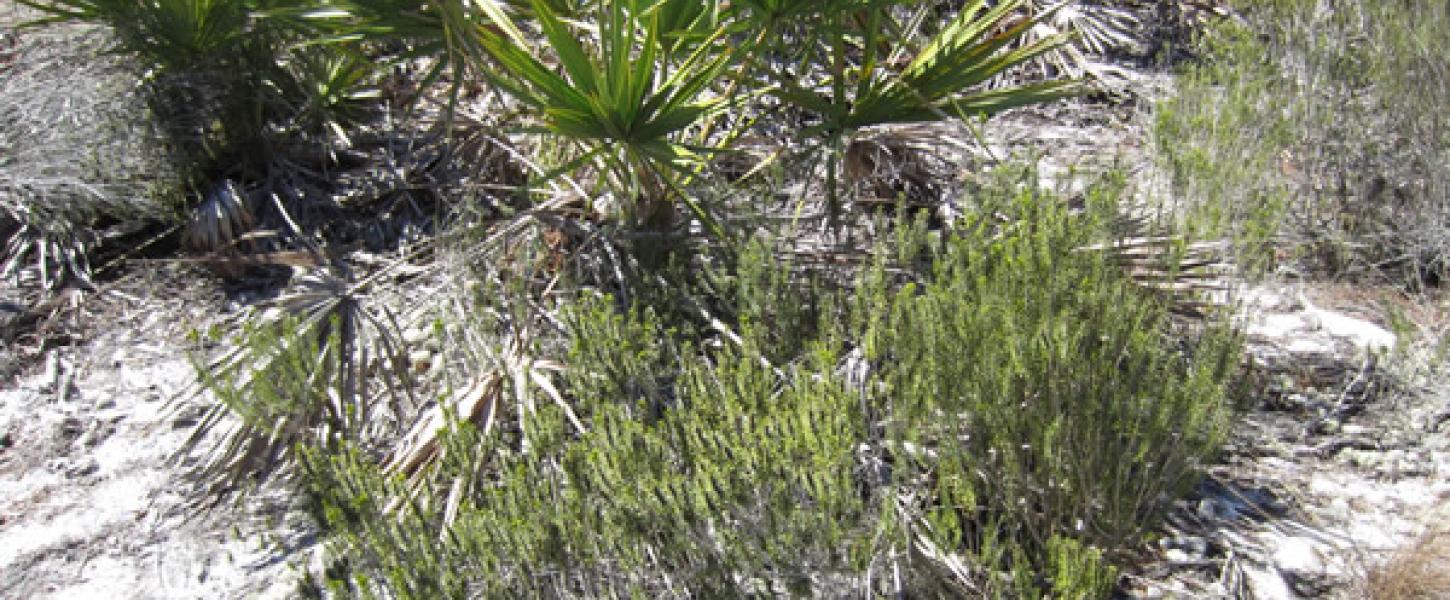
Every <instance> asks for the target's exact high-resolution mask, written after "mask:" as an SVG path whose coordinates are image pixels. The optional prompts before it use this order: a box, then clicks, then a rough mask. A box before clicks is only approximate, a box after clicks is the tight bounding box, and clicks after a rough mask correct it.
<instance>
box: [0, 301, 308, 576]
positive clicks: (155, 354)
mask: <svg viewBox="0 0 1450 600" xmlns="http://www.w3.org/2000/svg"><path fill="white" fill-rule="evenodd" d="M136 283H137V285H135V286H133V287H134V288H135V289H134V291H136V292H137V293H143V294H144V293H145V292H144V291H143V290H144V288H145V287H147V286H148V285H154V284H156V283H159V282H156V281H152V282H148V283H146V284H144V285H142V284H141V283H142V282H136ZM166 283H169V284H170V285H163V286H160V287H158V288H156V289H160V290H168V289H173V290H174V289H177V288H176V287H174V286H177V285H185V282H184V281H183V280H181V279H175V280H172V281H169V282H166ZM112 291H113V292H114V293H112V294H110V295H105V294H106V293H105V292H102V295H103V297H100V298H95V299H92V300H91V301H89V303H88V304H87V306H89V307H90V308H89V310H91V311H95V313H96V314H92V315H91V318H97V319H98V318H100V317H103V316H104V317H106V318H105V319H104V323H105V326H106V329H105V330H104V331H102V332H101V333H99V334H98V335H96V336H95V337H94V338H93V339H90V340H89V341H86V342H85V343H83V344H80V345H76V346H62V347H57V348H53V349H50V350H48V351H45V352H43V353H41V354H39V355H36V356H32V357H30V359H29V362H30V364H27V365H23V368H25V374H24V375H23V376H21V377H20V378H18V379H17V380H15V381H12V382H9V383H7V384H6V385H4V386H3V387H0V436H3V440H0V598H6V599H10V598H14V599H29V598H77V599H97V598H255V597H284V596H285V595H286V592H287V591H289V590H290V589H292V586H293V584H294V577H292V576H291V574H290V569H291V567H290V565H289V562H295V561H296V560H301V557H303V556H305V552H302V551H300V550H299V548H304V547H306V546H309V545H311V544H312V543H313V540H312V539H311V535H310V532H311V531H312V529H311V528H310V526H308V525H307V524H306V522H305V520H304V519H302V517H300V516H298V515H296V514H290V515H289V513H288V511H287V510H286V509H285V502H286V498H285V495H282V494H279V493H276V492H275V491H272V492H263V493H261V494H259V495H257V496H254V497H252V498H251V499H249V501H248V504H247V507H246V508H245V509H242V508H238V507H235V506H231V505H223V506H221V507H219V508H217V509H215V510H213V511H210V512H199V511H197V510H195V509H193V508H191V506H192V503H191V502H190V501H189V500H190V499H192V498H195V497H196V495H195V494H193V493H192V490H191V489H190V488H189V487H187V486H186V485H185V483H184V482H185V478H184V471H185V468H186V464H185V463H186V462H187V461H185V460H183V461H180V463H178V462H176V461H173V460H172V459H173V457H174V455H175V454H176V453H177V451H178V449H179V448H180V447H181V445H182V443H183V441H184V440H185V439H186V437H187V436H188V435H189V434H190V433H191V430H192V429H193V427H192V425H193V424H194V421H195V419H194V417H192V415H194V414H195V412H196V411H195V410H194V408H193V405H194V404H195V402H190V403H188V402H185V401H182V402H179V404H178V407H179V408H176V409H173V408H172V407H169V406H168V403H169V401H170V400H172V399H174V398H177V397H178V394H180V393H181V392H183V391H184V389H185V388H186V387H187V386H188V384H189V383H190V382H191V381H192V380H193V378H194V375H193V370H192V367H191V364H190V362H189V361H188V359H187V358H186V354H185V351H184V348H183V344H182V343H181V342H182V341H183V340H184V339H185V336H184V331H185V330H186V329H187V328H188V323H199V322H201V319H205V318H207V316H208V314H210V313H209V309H213V310H214V309H215V305H213V304H211V303H209V302H208V301H207V300H206V299H205V298H204V297H199V296H204V295H203V294H198V293H191V294H185V293H183V294H179V295H178V294H175V293H163V294H153V295H152V296H151V297H141V296H131V295H130V294H126V293H123V292H120V291H119V290H116V289H115V288H112ZM157 295H162V296H164V297H157ZM187 296H190V297H187ZM148 307H155V309H151V308H148ZM99 313H104V314H99ZM15 350H19V351H21V352H22V353H23V352H24V351H25V349H23V348H16V349H15ZM181 397H182V398H183V399H184V398H185V397H186V396H181ZM269 521H270V522H269Z"/></svg>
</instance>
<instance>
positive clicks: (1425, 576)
mask: <svg viewBox="0 0 1450 600" xmlns="http://www.w3.org/2000/svg"><path fill="white" fill-rule="evenodd" d="M1445 565H1450V529H1446V528H1445V527H1444V526H1443V525H1436V526H1432V527H1431V528H1430V529H1429V530H1428V531H1426V532H1425V533H1424V534H1422V535H1420V537H1419V538H1417V539H1415V540H1413V541H1411V542H1410V543H1409V544H1407V545H1406V546H1405V547H1403V548H1401V549H1399V550H1397V551H1396V552H1395V553H1394V554H1393V555H1391V556H1390V557H1389V558H1388V559H1386V560H1385V561H1384V562H1381V563H1379V564H1376V565H1373V566H1372V567H1371V568H1370V569H1369V571H1368V572H1367V573H1366V575H1365V580H1364V588H1363V591H1364V594H1365V598H1368V599H1369V600H1410V599H1411V598H1450V570H1446V567H1445Z"/></svg>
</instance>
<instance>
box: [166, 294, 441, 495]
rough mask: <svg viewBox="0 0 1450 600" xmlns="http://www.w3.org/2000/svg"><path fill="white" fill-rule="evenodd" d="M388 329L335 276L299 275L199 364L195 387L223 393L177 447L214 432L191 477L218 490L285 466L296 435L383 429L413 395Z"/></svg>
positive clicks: (321, 436)
mask: <svg viewBox="0 0 1450 600" xmlns="http://www.w3.org/2000/svg"><path fill="white" fill-rule="evenodd" d="M395 329H396V326H395V324H393V323H392V322H391V320H388V319H384V318H383V317H381V316H379V315H377V314H375V313H374V312H373V311H370V310H368V309H367V308H366V307H365V306H364V303H363V298H362V297H361V296H360V295H359V293H358V289H357V287H356V286H355V285H354V284H352V283H351V282H350V281H348V280H347V279H346V278H345V277H343V276H341V275H340V274H338V273H336V272H334V271H332V270H329V269H318V270H316V271H314V272H312V273H309V274H307V275H304V276H302V277H300V278H299V279H298V281H297V283H296V284H295V285H294V286H293V288H292V289H290V290H289V291H288V292H286V293H285V294H283V296H282V297H280V298H278V299H277V300H276V301H275V302H274V306H273V307H272V308H271V309H269V310H268V312H267V313H265V314H264V315H263V316H262V318H260V319H259V320H258V322H257V323H255V324H254V325H252V326H250V327H248V331H247V332H246V333H245V334H244V335H243V336H242V339H241V340H240V343H239V344H238V345H237V346H236V347H234V348H232V349H230V350H229V351H227V352H225V353H223V354H222V355H221V356H220V357H218V358H216V359H215V360H212V361H209V362H207V363H205V364H198V365H197V370H198V373H199V375H200V377H201V384H202V386H203V387H204V388H205V389H209V390H211V391H212V392H213V393H215V394H216V395H217V397H218V399H219V400H220V401H219V402H217V403H215V404H213V405H212V406H210V407H209V408H208V409H207V410H206V412H205V414H204V416H203V418H202V419H201V422H200V424H199V425H198V427H197V429H196V431H195V432H193V434H192V436H191V437H190V438H189V440H188V441H187V443H186V444H185V445H184V446H183V449H182V453H181V455H182V456H184V455H186V454H187V453H189V452H191V451H192V450H193V449H195V448H196V447H197V446H198V444H200V443H201V442H202V441H203V440H204V439H207V438H208V437H209V436H211V435H213V434H216V435H218V436H219V437H220V441H219V442H218V443H216V444H215V445H214V446H213V450H212V452H211V453H210V454H209V455H208V456H207V457H206V459H205V461H204V462H203V463H202V465H201V466H200V468H199V469H198V472H197V475H198V476H199V477H200V478H201V479H202V482H203V484H204V485H206V486H207V487H208V488H210V489H211V490H212V491H213V492H217V493H220V494H223V495H224V494H225V493H226V492H230V491H233V490H235V489H237V488H238V487H239V486H241V485H242V484H244V483H246V482H248V481H258V482H260V481H261V480H264V479H266V478H267V477H269V476H270V475H271V474H273V472H275V471H276V470H277V469H278V468H280V467H284V466H286V465H289V464H290V463H291V462H292V461H293V460H294V459H295V457H294V456H293V452H294V451H295V447H296V446H297V445H298V444H299V443H301V442H304V441H309V440H310V441H312V442H314V443H320V444H326V443H328V442H329V440H333V439H336V437H338V436H347V437H349V438H350V439H358V438H360V437H363V436H364V435H367V434H374V435H375V434H378V433H379V432H381V431H385V430H387V429H388V427H390V426H391V425H393V424H396V423H398V422H399V421H400V419H402V418H403V414H404V412H405V411H406V410H408V408H407V406H405V405H404V404H403V401H404V400H405V399H406V400H411V395H410V394H411V385H410V375H409V365H408V364H407V361H406V357H405V356H404V353H403V351H402V345H401V341H400V340H399V339H398V337H397V336H396V335H394V334H393V331H394V330H395ZM378 368H381V369H383V370H385V371H386V373H385V376H382V377H378V378H377V379H379V380H381V381H382V382H383V386H382V388H383V389H379V390H374V389H371V387H370V385H369V383H370V382H371V381H372V380H371V379H370V378H369V377H368V375H369V370H370V369H373V370H375V369H378ZM384 400H387V402H385V401H384ZM409 405H416V402H409Z"/></svg>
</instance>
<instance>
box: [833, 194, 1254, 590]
mask: <svg viewBox="0 0 1450 600" xmlns="http://www.w3.org/2000/svg"><path fill="white" fill-rule="evenodd" d="M1102 200H1103V199H1102V197H1101V196H1099V197H1098V198H1097V201H1098V202H1101V201H1102ZM977 214H978V215H980V216H977V217H970V218H968V219H967V221H966V222H965V223H964V224H963V230H962V232H961V237H959V238H956V239H953V240H951V241H950V242H949V243H948V246H947V249H946V250H945V251H944V252H943V253H941V254H940V255H939V256H936V257H934V258H933V262H934V263H935V266H934V268H933V270H932V272H931V274H930V277H928V278H927V279H926V280H925V281H923V282H921V283H916V284H908V285H906V286H904V287H902V288H901V289H900V290H898V291H895V292H894V293H892V294H893V299H892V300H891V301H890V302H886V303H883V302H882V301H881V300H879V299H872V300H866V301H864V302H862V303H861V304H859V305H858V306H859V309H858V310H861V311H865V313H866V316H865V317H864V320H865V321H866V322H868V323H869V325H868V326H867V328H866V333H865V353H866V359H867V360H868V361H870V362H872V363H877V364H880V365H881V373H880V379H881V381H882V382H883V384H884V385H885V390H884V391H883V392H881V396H880V398H879V399H878V402H879V405H880V407H881V408H880V410H881V411H882V413H881V419H882V422H883V424H884V426H885V428H886V434H885V437H886V438H887V439H888V440H896V441H898V443H901V444H909V445H910V447H913V448H918V449H920V450H919V454H920V455H921V456H929V457H932V458H930V459H929V460H924V461H919V462H918V464H919V465H920V466H919V467H918V468H917V469H898V470H897V472H896V477H895V479H896V480H897V481H898V482H902V483H904V482H907V481H912V480H914V479H916V478H920V477H929V478H930V479H931V480H932V481H933V488H934V493H933V494H931V495H929V496H927V498H930V499H931V500H930V501H923V502H922V504H921V506H920V510H922V511H924V513H925V515H926V517H927V520H928V521H929V522H931V523H932V524H933V528H932V531H933V532H934V538H935V542H936V544H937V545H938V546H940V547H947V548H951V547H960V548H962V549H963V550H964V551H965V552H967V553H968V555H969V556H972V555H975V556H976V558H977V560H978V561H980V562H981V563H982V564H983V566H984V567H986V568H989V569H1004V568H1007V566H1008V565H1009V564H1010V565H1011V568H1012V570H1014V571H1017V570H1022V569H1025V570H1026V571H1027V572H1029V573H1033V574H1035V575H1036V576H1039V577H1041V576H1046V575H1047V574H1049V573H1051V572H1052V571H1053V570H1054V569H1055V567H1052V566H1051V564H1052V563H1053V562H1054V561H1058V562H1061V561H1063V560H1066V559H1063V558H1061V557H1062V556H1066V555H1067V554H1081V553H1082V552H1087V553H1092V552H1097V551H1098V550H1101V551H1103V552H1105V553H1108V554H1109V555H1112V553H1116V552H1121V551H1123V550H1125V549H1127V548H1128V547H1130V546H1132V545H1133V544H1135V543H1137V542H1138V541H1139V540H1140V539H1141V537H1142V535H1143V534H1144V533H1146V532H1147V531H1148V530H1149V529H1150V528H1151V527H1153V526H1154V524H1155V523H1157V522H1158V520H1159V518H1160V517H1161V516H1162V514H1163V511H1164V510H1165V509H1166V508H1167V505H1166V503H1165V500H1166V499H1168V498H1173V497H1176V496H1178V495H1179V494H1181V493H1183V492H1185V491H1186V490H1187V488H1188V487H1189V486H1191V485H1192V484H1193V483H1194V481H1195V479H1196V476H1197V474H1196V473H1197V472H1196V469H1195V467H1196V466H1197V464H1198V463H1199V461H1200V460H1202V459H1204V458H1205V457H1207V456H1209V455H1211V454H1212V453H1213V452H1215V450H1216V448H1217V446H1218V445H1219V443H1221V441H1222V439H1223V437H1224V435H1225V434H1226V432H1227V428H1228V425H1229V416H1230V407H1229V405H1228V404H1227V403H1226V402H1225V400H1224V391H1225V390H1224V381H1225V379H1226V378H1227V377H1228V375H1230V374H1231V372H1232V370H1233V368H1234V367H1235V365H1236V361H1235V360H1234V358H1233V357H1234V345H1233V343H1232V340H1231V339H1229V338H1228V337H1227V336H1226V335H1225V334H1224V333H1223V332H1216V331H1212V330H1210V331H1208V332H1207V333H1205V334H1203V335H1202V336H1201V337H1199V338H1198V339H1196V340H1195V343H1194V344H1193V346H1194V347H1195V350H1194V351H1193V353H1192V355H1191V356H1186V355H1184V354H1182V353H1180V352H1179V351H1178V350H1177V349H1175V348H1174V345H1173V344H1172V343H1171V342H1170V339H1169V338H1168V337H1167V323H1166V321H1165V308H1164V306H1162V305H1161V303H1160V301H1157V300H1154V299H1152V298H1150V297H1148V296H1146V295H1145V294H1143V292H1142V291H1141V290H1140V289H1137V288H1136V287H1135V286H1134V285H1133V284H1132V283H1131V282H1129V281H1128V280H1127V279H1126V278H1125V276H1124V275H1123V274H1122V273H1121V272H1119V271H1118V270H1117V269H1115V268H1114V267H1112V266H1111V263H1110V261H1109V260H1108V259H1107V257H1105V256H1103V255H1102V253H1100V252H1084V251H1081V250H1079V248H1082V247H1084V246H1086V245H1088V244H1089V243H1090V242H1091V241H1093V240H1094V239H1101V236H1102V232H1103V231H1104V230H1103V229H1102V228H1103V227H1105V226H1106V223H1107V221H1106V220H1105V219H1094V218H1092V217H1091V216H1083V217H1069V216H1067V215H1066V214H1065V213H1064V211H1063V210H1062V209H1061V208H1060V207H1058V206H1056V205H1054V204H1053V201H1052V200H1043V199H1039V198H1034V197H1033V196H1032V195H1031V194H1030V193H1027V192H1024V193H1023V194H1022V195H1020V196H1018V197H1017V198H1015V199H1012V200H1011V201H1010V203H1009V204H1008V205H1007V206H1005V207H1003V208H1002V209H996V208H992V207H990V206H989V207H987V208H986V210H983V211H981V212H979V213H977ZM1001 214H1009V215H1012V220H1011V221H1010V223H1009V224H1007V225H1000V224H999V222H998V221H997V220H996V216H997V215H1001ZM888 293H891V292H888V291H887V290H885V289H884V288H881V287H878V288H877V290H876V291H875V292H874V294H875V295H877V296H878V297H879V296H880V295H882V294H888ZM882 306H889V309H883V308H882ZM1059 536H1060V537H1062V538H1066V539H1071V540H1074V541H1075V542H1074V543H1081V544H1082V545H1083V549H1082V550H1068V549H1067V548H1068V547H1067V546H1059V545H1060V544H1062V543H1064V542H1062V541H1060V540H1059V541H1054V540H1055V539H1056V538H1058V537H1059ZM1087 556H1088V555H1087V554H1082V555H1081V556H1077V557H1076V558H1074V559H1073V560H1074V561H1077V562H1076V563H1075V564H1080V565H1082V566H1089V565H1097V564H1099V563H1098V562H1097V561H1095V560H1088V558H1087ZM1024 562H1025V564H1023V563H1024ZM1069 562H1072V561H1069ZM1062 564H1067V563H1062ZM1080 576H1081V577H1084V578H1085V581H1088V582H1091V581H1095V580H1097V579H1101V578H1105V577H1106V578H1108V579H1110V577H1107V575H1106V574H1105V573H1102V572H1100V573H1095V574H1094V573H1088V574H1082V575H1080ZM1029 581H1030V579H1029ZM1034 585H1035V584H1034ZM1051 585H1054V586H1059V585H1067V584H1066V583H1065V582H1055V583H1053V584H1051ZM1018 587H1019V589H1018V592H1019V593H1024V594H1027V595H1035V593H1036V592H1032V593H1028V592H1027V591H1026V590H1022V589H1020V584H1019V586H1018ZM1029 587H1033V586H1029Z"/></svg>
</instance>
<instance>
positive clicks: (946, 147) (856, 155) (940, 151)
mask: <svg viewBox="0 0 1450 600" xmlns="http://www.w3.org/2000/svg"><path fill="white" fill-rule="evenodd" d="M955 133H956V132H955V130H954V129H952V128H951V127H950V126H947V125H942V124H934V123H933V124H913V125H898V126H886V127H878V128H872V129H870V130H867V131H864V132H862V133H861V134H860V135H857V136H855V138H854V139H852V140H851V141H850V142H849V143H848V144H846V150H845V155H844V156H843V158H842V172H843V173H844V175H845V180H846V183H847V184H848V185H849V186H850V187H851V188H852V189H854V190H855V191H856V194H857V202H858V203H860V204H863V205H884V206H885V207H887V208H890V207H894V206H896V205H897V204H900V203H904V204H905V206H906V207H907V208H910V209H926V210H935V209H936V208H938V207H939V205H940V203H941V201H942V200H943V196H944V195H945V194H946V192H947V190H948V189H949V188H950V186H951V184H952V183H953V182H954V181H955V178H956V165H957V164H958V161H959V160H960V159H961V157H962V156H963V155H965V154H966V153H967V152H969V151H970V146H969V145H967V144H966V143H965V142H964V141H962V139H961V136H958V135H956V134H955Z"/></svg>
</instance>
